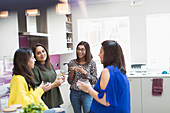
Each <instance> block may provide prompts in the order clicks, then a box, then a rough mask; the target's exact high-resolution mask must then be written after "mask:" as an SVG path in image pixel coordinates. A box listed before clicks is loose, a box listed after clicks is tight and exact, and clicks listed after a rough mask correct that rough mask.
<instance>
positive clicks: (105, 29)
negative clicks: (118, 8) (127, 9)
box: [78, 17, 130, 74]
mask: <svg viewBox="0 0 170 113" xmlns="http://www.w3.org/2000/svg"><path fill="white" fill-rule="evenodd" d="M104 40H115V41H117V42H118V43H119V44H120V45H121V47H122V49H123V52H124V56H125V62H126V67H127V71H129V69H130V32H129V17H113V18H100V19H99V18H97V19H80V20H78V41H79V42H80V41H87V42H88V43H89V44H90V47H91V52H92V55H93V59H94V60H95V61H96V63H97V70H98V74H100V73H101V71H102V69H103V66H102V65H101V64H100V58H99V57H98V54H99V52H100V47H101V42H103V41H104Z"/></svg>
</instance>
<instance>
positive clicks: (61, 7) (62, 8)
mask: <svg viewBox="0 0 170 113" xmlns="http://www.w3.org/2000/svg"><path fill="white" fill-rule="evenodd" d="M56 13H58V14H70V13H71V12H70V6H69V3H68V0H62V3H58V4H57V5H56Z"/></svg>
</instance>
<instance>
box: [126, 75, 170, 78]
mask: <svg viewBox="0 0 170 113" xmlns="http://www.w3.org/2000/svg"><path fill="white" fill-rule="evenodd" d="M127 77H128V78H170V74H146V75H142V74H135V75H128V74H127Z"/></svg>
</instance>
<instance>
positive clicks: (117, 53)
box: [101, 40, 126, 74]
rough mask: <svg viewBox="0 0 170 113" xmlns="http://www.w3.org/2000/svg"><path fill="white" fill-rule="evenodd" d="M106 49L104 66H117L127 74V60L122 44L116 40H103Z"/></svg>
mask: <svg viewBox="0 0 170 113" xmlns="http://www.w3.org/2000/svg"><path fill="white" fill-rule="evenodd" d="M101 45H102V47H103V50H104V58H103V66H104V68H105V67H107V66H110V65H114V66H117V67H118V68H119V70H120V71H121V72H122V73H123V74H126V67H125V60H124V55H123V51H122V48H121V46H120V45H119V44H118V43H117V42H116V41H114V40H106V41H104V42H102V44H101Z"/></svg>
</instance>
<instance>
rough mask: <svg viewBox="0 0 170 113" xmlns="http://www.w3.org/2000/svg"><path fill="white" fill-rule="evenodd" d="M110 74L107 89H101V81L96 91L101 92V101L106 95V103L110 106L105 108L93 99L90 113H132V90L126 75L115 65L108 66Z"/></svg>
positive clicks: (99, 96) (97, 84) (95, 87)
mask: <svg viewBox="0 0 170 113" xmlns="http://www.w3.org/2000/svg"><path fill="white" fill-rule="evenodd" d="M106 68H107V69H109V72H110V79H109V82H108V84H107V86H106V89H104V90H103V89H101V88H100V79H101V76H100V77H99V80H98V81H97V83H96V85H95V86H94V89H95V90H96V91H97V92H99V94H98V98H99V99H101V98H103V96H104V93H106V101H107V102H109V104H110V106H104V105H102V104H100V103H99V102H97V101H96V100H95V99H93V101H92V104H91V107H90V113H130V88H129V80H128V78H127V76H126V75H124V74H123V73H122V72H120V71H119V69H118V68H117V67H116V66H115V67H114V66H113V65H111V66H107V67H106Z"/></svg>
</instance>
